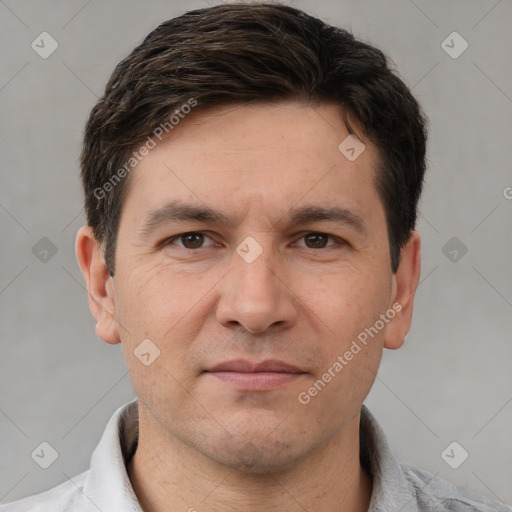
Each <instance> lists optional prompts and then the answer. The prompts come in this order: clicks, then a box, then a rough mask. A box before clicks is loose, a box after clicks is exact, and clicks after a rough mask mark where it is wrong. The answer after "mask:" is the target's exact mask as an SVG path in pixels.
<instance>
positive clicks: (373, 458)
mask: <svg viewBox="0 0 512 512" xmlns="http://www.w3.org/2000/svg"><path fill="white" fill-rule="evenodd" d="M137 404H138V402H137V399H135V400H133V401H131V402H129V403H127V404H126V405H124V406H122V407H120V408H119V409H118V410H117V411H116V412H115V413H114V415H113V416H112V418H111V419H110V421H109V423H108V424H107V427H106V429H105V432H104V434H103V437H102V438H101V441H100V442H99V444H98V446H97V447H96V449H95V451H94V453H93V455H92V458H91V467H90V471H89V472H88V476H87V479H86V480H85V482H84V487H83V493H84V494H85V496H86V497H87V498H88V499H89V500H90V501H92V503H93V504H94V505H96V507H98V508H99V509H101V510H124V511H129V512H143V511H142V508H141V507H140V505H139V502H138V500H137V497H136V495H135V492H134V490H133V487H132V485H131V482H130V479H129V477H128V473H127V469H126V466H127V464H128V462H129V461H130V459H131V457H132V456H133V454H134V453H135V450H136V449H137V442H138V424H139V422H138V405H137ZM360 446H361V449H360V454H361V462H362V464H363V466H364V467H365V469H366V470H367V471H368V472H369V473H370V475H371V477H372V481H373V491H372V497H371V501H370V509H369V511H368V512H379V511H382V510H407V511H408V512H419V509H418V505H417V501H416V499H414V497H415V492H414V489H413V488H412V486H411V484H410V483H409V481H408V479H407V477H406V476H405V474H404V472H403V469H402V466H401V465H400V464H399V462H398V461H397V460H396V459H395V457H394V456H393V455H392V453H391V450H390V448H389V445H388V442H387V440H386V437H385V435H384V432H383V431H382V429H381V427H380V425H379V424H378V423H377V420H376V419H375V417H374V416H373V415H372V414H371V413H370V411H369V410H368V409H367V407H366V406H364V405H363V406H362V408H361V423H360Z"/></svg>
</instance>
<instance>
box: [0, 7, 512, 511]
mask: <svg viewBox="0 0 512 512" xmlns="http://www.w3.org/2000/svg"><path fill="white" fill-rule="evenodd" d="M290 3H291V4H292V5H294V6H296V7H299V8H303V9H305V10H306V11H308V12H309V13H310V14H314V15H318V16H320V17H322V18H323V19H325V20H326V21H327V22H329V23H331V24H335V25H339V26H342V27H344V28H349V29H351V30H352V31H353V33H354V34H355V35H356V36H357V37H359V38H361V39H363V40H365V41H368V42H370V43H372V44H375V45H377V46H378V47H379V48H381V49H382V50H383V51H384V52H385V53H386V54H387V55H389V56H390V57H391V58H392V60H393V61H394V63H395V64H396V67H397V69H398V71H399V74H400V76H401V77H402V78H403V80H404V81H405V82H406V83H407V84H408V85H409V86H410V87H411V88H412V90H413V93H414V94H415V95H416V97H417V98H418V99H419V101H420V102H421V104H422V105H423V107H424V109H425V111H426V113H427V115H428V116H429V119H430V140H429V154H428V158H429V170H428V174H427V178H426V187H425V192H424V196H423V199H422V202H421V216H420V221H419V225H418V230H419V232H420V234H421V235H422V238H423V263H422V282H421V284H420V287H419V290H418V294H417V299H416V306H415V315H414V322H413V324H414V325H413V328H412V330H411V332H410V334H409V335H408V337H407V341H406V344H405V346H404V347H403V348H402V349H400V350H398V351H394V352H388V351H386V353H385V354H384V359H383V362H382V366H381V369H380V373H379V377H378V379H377V381H376V383H375V386H374V388H373V389H372V392H371V394H370V396H369V397H368V399H367V402H366V403H367V405H368V406H369V408H370V409H371V411H372V412H373V413H374V414H375V415H376V416H377V418H378V420H379V421H380V422H381V424H382V426H383V427H384V429H385V431H386V432H387V435H388V437H389V441H390V444H391V446H392V449H393V451H394V453H395V454H396V456H397V457H398V458H399V459H400V460H403V461H405V462H407V463H409V464H412V465H416V466H419V467H422V468H424V469H426V470H429V471H431V472H433V473H435V474H438V475H440V476H441V477H444V478H446V479H449V480H451V481H452V482H455V483H458V484H462V485H464V486H466V487H468V488H470V489H473V490H475V491H477V492H479V493H482V494H486V495H488V496H491V497H494V498H499V499H501V500H502V501H505V502H508V503H511V502H512V485H511V482H512V436H511V435H510V433H511V426H512V377H511V372H510V363H511V361H512V344H511V337H512V336H511V332H512V275H511V271H510V264H511V261H512V259H511V256H512V240H511V225H512V223H511V219H512V199H511V198H512V188H510V187H512V172H511V162H512V143H511V133H512V67H511V66H510V62H512V31H511V29H510V26H511V24H512V3H511V2H510V1H508V0H502V1H497V0H459V1H455V0H453V1H450V2H446V1H445V0H435V1H432V0H430V1H426V0H415V1H412V0H396V1H395V0H385V1H382V0H372V1H370V0H366V1H359V0H336V1H334V0H332V1H331V0H322V1H312V0H308V1H306V0H304V1H298V0H297V1H294V2H290ZM212 4H213V2H212ZM207 5H208V2H205V1H199V0H198V1H188V2H186V1H169V0H167V1H163V0H150V1H145V2H135V1H121V0H109V1H101V2H100V1H99V0H89V1H87V0H74V1H63V0H61V1H50V0H46V1H44V0H39V1H35V0H34V1H33V0H26V1H23V2H21V1H15V0H2V1H1V2H0V27H1V28H0V42H1V44H0V48H1V50H0V51H1V54H2V55H1V56H2V59H1V62H2V73H1V79H0V103H1V109H2V117H1V137H0V157H1V162H2V165H1V180H2V187H1V191H0V220H1V233H2V238H1V240H2V244H1V248H2V250H1V258H2V259H1V266H0V269H1V276H0V308H1V315H2V317H1V322H0V325H1V357H0V449H1V451H0V502H9V501H13V500H15V499H18V498H21V497H24V496H27V495H29V494H33V493H35V492H39V491H42V490H45V489H47V488H50V487H52V486H54V485H56V484H58V483H60V482H62V481H64V480H66V479H67V478H68V477H72V476H74V475H76V474H78V473H79V472H82V471H84V470H85V469H87V468H88V466H89V459H90V456H91V453H92V451H93V449H94V448H95V446H96V444H97V443H98V441H99V438H100V436H101V434H102V433H103V430H104V427H105V425H106V423H107V421H108V420H109V418H110V417H111V415H112V413H113V412H114V411H115V410H116V409H117V408H118V407H119V406H121V405H123V404H124V403H126V402H127V401H129V400H131V399H132V398H133V397H134V392H133V388H132V387H131V383H130V380H129V377H128V375H127V373H126V368H125V364H124V360H123V357H122V353H121V350H120V346H110V345H107V344H105V343H103V342H102V341H100V340H98V339H97V337H96V335H95V331H94V322H93V319H92V317H91V315H90V313H89V309H88V304H87V295H86V292H85V289H84V281H83V279H82V276H81V274H80V271H79V268H78V265H77V263H76V259H75V254H74V238H75V234H76V231H77V230H78V228H79V227H80V226H81V225H82V224H83V223H84V215H83V211H82V196H81V189H80V183H79V167H78V155H79V152H80V145H81V136H82V131H83V127H84V123H85V121H86V119H87V116H88V114H89V112H90V109H91V108H92V106H93V105H94V103H95V102H96V101H97V98H98V97H99V96H100V95H101V94H102V91H103V88H104V86H105V84H106V81H107V79H108V77H109V76H110V73H111V72H112V70H113V68H114V66H115V64H116V63H117V62H118V61H119V60H120V59H121V58H123V57H124V56H126V55H127V53H128V52H129V51H131V49H132V48H133V47H134V46H135V45H136V44H138V43H139V42H140V41H141V40H142V38H143V37H144V36H145V35H146V34H147V33H148V32H149V31H150V30H152V29H153V28H155V27H156V26H157V25H158V24H159V23H160V22H162V21H164V20H166V19H169V18H171V17H174V16H176V15H179V14H181V13H183V12H184V11H186V10H189V9H193V8H199V7H205V6H207ZM42 32H48V33H49V34H50V35H51V37H52V38H53V39H55V41H56V42H57V44H58V48H57V50H56V51H55V52H54V53H53V54H52V55H51V56H49V57H48V58H46V59H43V58H42V57H40V56H39V54H38V53H36V51H34V50H33V48H32V47H31V43H32V41H34V40H36V42H37V40H38V39H37V37H38V36H39V34H41V33H42ZM453 32H457V35H454V34H453ZM45 37H47V36H45ZM447 38H448V39H447ZM445 40H446V41H447V42H445V43H443V41H445ZM464 41H465V42H467V44H468V48H467V49H466V50H465V51H464V52H463V53H462V54H461V55H458V56H456V58H454V55H456V54H457V53H458V52H460V51H461V49H462V48H463V47H464V46H465V43H464ZM47 48H48V46H47ZM446 50H448V51H446ZM449 53H451V54H452V55H450V54H449ZM44 237H46V238H44ZM454 237H455V238H454ZM41 239H43V240H42V241H41ZM47 239H48V240H47ZM49 241H50V242H51V243H50V242H49ZM37 244H39V245H37ZM446 244H448V245H446ZM34 246H35V248H34ZM41 248H43V249H41ZM45 250H46V251H47V252H46V253H44V255H43V256H41V251H43V252H44V251H45ZM55 251H56V252H55ZM42 260H43V261H42ZM43 441H46V442H48V443H50V444H51V445H52V446H53V447H54V448H55V449H56V450H57V452H58V459H57V460H56V461H55V462H54V464H52V465H51V466H50V467H49V468H48V469H42V468H40V467H39V466H38V465H37V464H36V463H35V462H34V460H33V459H32V457H31V453H32V452H33V451H34V450H35V449H36V447H38V446H39V445H40V443H41V442H43ZM453 441H456V442H457V443H459V444H460V446H461V447H463V449H464V450H466V451H467V452H468V454H469V457H468V459H467V460H466V461H465V462H464V463H463V464H462V465H460V467H459V468H457V469H452V468H451V467H450V466H449V465H448V464H447V463H446V462H445V461H444V460H443V458H442V457H441V453H442V452H443V450H444V449H445V448H446V447H447V446H448V445H449V444H450V443H452V442H453Z"/></svg>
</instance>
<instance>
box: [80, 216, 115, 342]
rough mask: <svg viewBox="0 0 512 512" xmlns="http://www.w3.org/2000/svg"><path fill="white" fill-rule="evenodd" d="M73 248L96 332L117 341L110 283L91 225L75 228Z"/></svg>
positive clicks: (107, 340)
mask: <svg viewBox="0 0 512 512" xmlns="http://www.w3.org/2000/svg"><path fill="white" fill-rule="evenodd" d="M75 250H76V256H77V259H78V264H79V265H80V268H81V270H82V274H83V275H84V278H85V282H86V285H87V291H88V294H89V307H90V309H91V313H92V315H93V316H94V318H95V319H96V333H97V335H98V337H99V338H101V339H102V340H103V341H105V342H106V343H112V344H115V343H119V342H120V341H121V339H120V336H119V327H118V323H117V319H116V310H115V297H114V288H113V283H112V279H111V277H110V276H109V271H108V269H107V267H106V265H105V261H104V259H103V256H102V254H101V249H100V245H99V243H98V241H97V240H96V237H95V236H94V233H93V231H92V228H91V227H90V226H83V227H82V228H80V230H79V231H78V234H77V236H76V244H75Z"/></svg>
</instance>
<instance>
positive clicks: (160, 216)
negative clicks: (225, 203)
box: [138, 201, 366, 235]
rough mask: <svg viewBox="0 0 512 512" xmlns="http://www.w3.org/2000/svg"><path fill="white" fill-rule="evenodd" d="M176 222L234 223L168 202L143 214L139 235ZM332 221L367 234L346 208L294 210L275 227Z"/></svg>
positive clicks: (360, 220) (201, 207)
mask: <svg viewBox="0 0 512 512" xmlns="http://www.w3.org/2000/svg"><path fill="white" fill-rule="evenodd" d="M179 221H197V222H203V223H216V224H224V225H227V226H233V225H234V224H235V223H234V222H233V221H232V220H230V219H229V218H228V217H227V216H226V215H224V214H223V213H221V212H218V211H216V210H213V209H212V208H210V207H208V206H206V205H191V204H186V203H183V202H181V201H170V202H168V203H167V204H165V205H164V206H163V207H161V208H158V209H156V210H153V211H150V212H148V213H147V214H146V215H145V219H144V221H143V224H142V226H141V228H140V229H139V230H138V231H139V232H141V233H142V234H147V233H150V232H151V231H153V230H154V229H156V228H158V227H159V226H161V225H163V224H167V223H170V222H179ZM322 221H323V222H332V223H338V224H345V225H347V226H349V227H351V228H353V229H354V230H355V231H357V232H358V233H360V234H363V235H364V234H366V227H365V223H364V221H363V218H362V217H361V216H360V215H358V214H356V213H354V212H352V211H350V210H348V209H346V208H340V207H337V206H332V207H323V206H316V205H313V206H303V207H300V208H293V209H291V210H290V211H288V213H287V214H286V215H285V216H284V217H282V218H281V219H280V220H279V221H278V224H289V225H295V224H307V223H311V222H322Z"/></svg>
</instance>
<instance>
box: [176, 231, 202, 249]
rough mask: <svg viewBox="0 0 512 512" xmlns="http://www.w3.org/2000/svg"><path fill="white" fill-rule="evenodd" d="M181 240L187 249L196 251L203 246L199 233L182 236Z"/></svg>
mask: <svg viewBox="0 0 512 512" xmlns="http://www.w3.org/2000/svg"><path fill="white" fill-rule="evenodd" d="M181 240H182V242H183V245H184V246H185V247H186V248H187V249H198V248H199V247H201V245H203V242H204V235H203V234H201V233H188V234H186V235H182V236H181Z"/></svg>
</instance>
